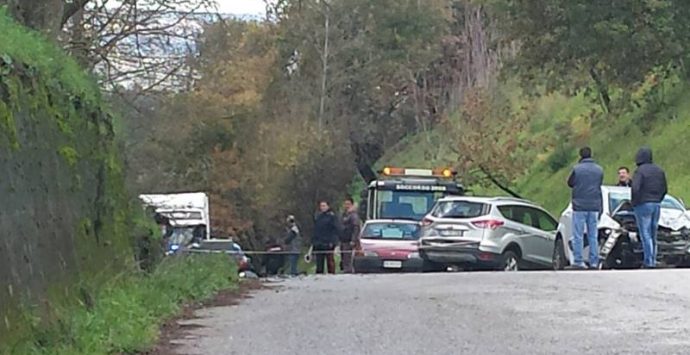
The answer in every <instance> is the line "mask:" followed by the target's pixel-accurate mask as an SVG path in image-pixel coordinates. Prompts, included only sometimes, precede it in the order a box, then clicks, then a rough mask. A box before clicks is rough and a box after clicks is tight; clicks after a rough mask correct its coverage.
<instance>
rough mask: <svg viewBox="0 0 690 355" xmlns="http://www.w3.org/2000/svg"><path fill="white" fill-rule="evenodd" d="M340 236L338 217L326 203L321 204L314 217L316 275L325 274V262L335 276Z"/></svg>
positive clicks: (313, 238) (313, 241) (313, 245)
mask: <svg viewBox="0 0 690 355" xmlns="http://www.w3.org/2000/svg"><path fill="white" fill-rule="evenodd" d="M339 236H340V224H339V221H338V216H336V214H335V212H333V210H331V206H330V205H329V204H328V202H326V201H321V202H319V212H317V213H316V216H315V217H314V236H313V237H312V239H311V245H312V247H313V252H314V254H315V259H316V273H317V274H323V272H324V262H325V263H326V264H327V267H328V273H330V274H335V258H334V256H333V253H334V249H335V246H336V244H337V243H338V239H339Z"/></svg>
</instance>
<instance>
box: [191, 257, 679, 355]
mask: <svg viewBox="0 0 690 355" xmlns="http://www.w3.org/2000/svg"><path fill="white" fill-rule="evenodd" d="M272 285H274V286H275V288H273V289H269V290H261V291H257V292H256V293H255V294H254V295H253V297H252V298H250V299H247V300H244V301H243V302H242V304H240V305H238V306H232V307H221V308H208V309H203V310H200V311H198V315H199V316H200V317H201V318H199V319H194V320H190V321H186V322H187V323H192V324H196V325H201V326H202V327H200V328H195V329H194V330H192V331H191V333H189V335H188V336H187V337H186V338H185V339H181V340H180V343H181V346H180V347H179V348H178V351H179V353H180V354H302V355H305V354H688V353H690V270H653V271H650V270H639V271H601V272H596V271H580V272H577V271H573V272H558V273H556V272H523V273H498V272H497V273H446V274H407V275H368V276H361V275H339V276H331V277H323V276H321V277H309V278H304V279H292V280H286V281H284V282H280V283H273V284H272Z"/></svg>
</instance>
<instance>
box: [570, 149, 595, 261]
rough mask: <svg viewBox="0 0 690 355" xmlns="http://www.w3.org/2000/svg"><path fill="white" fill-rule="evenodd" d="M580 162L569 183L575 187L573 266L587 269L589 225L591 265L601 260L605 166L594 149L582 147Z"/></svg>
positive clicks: (573, 199)
mask: <svg viewBox="0 0 690 355" xmlns="http://www.w3.org/2000/svg"><path fill="white" fill-rule="evenodd" d="M580 158H581V159H580V162H579V163H578V164H577V165H575V167H574V168H573V171H572V172H571V173H570V176H569V177H568V186H570V188H571V189H572V204H573V222H572V223H573V258H574V259H575V260H574V264H573V267H574V268H576V269H585V268H587V266H586V265H585V263H584V260H583V258H582V250H583V237H584V231H585V225H586V226H587V240H588V241H589V267H590V268H596V267H597V266H598V264H599V243H598V241H597V237H598V234H599V230H598V227H597V223H598V221H599V214H600V213H601V209H602V196H601V184H602V183H603V181H604V170H603V169H602V168H601V166H599V165H598V164H597V163H596V162H595V161H594V159H592V149H591V148H589V147H584V148H582V149H580Z"/></svg>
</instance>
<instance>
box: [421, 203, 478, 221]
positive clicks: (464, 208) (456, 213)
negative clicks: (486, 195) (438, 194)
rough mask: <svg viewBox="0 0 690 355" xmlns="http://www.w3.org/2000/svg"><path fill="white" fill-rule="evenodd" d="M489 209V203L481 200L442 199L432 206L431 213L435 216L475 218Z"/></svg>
mask: <svg viewBox="0 0 690 355" xmlns="http://www.w3.org/2000/svg"><path fill="white" fill-rule="evenodd" d="M490 209H491V206H490V205H488V204H486V203H481V202H472V201H442V202H439V203H438V204H437V205H436V207H434V210H433V211H432V212H431V215H432V216H434V217H437V218H475V217H480V216H484V215H486V214H488V213H489V210H490Z"/></svg>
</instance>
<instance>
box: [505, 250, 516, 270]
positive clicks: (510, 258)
mask: <svg viewBox="0 0 690 355" xmlns="http://www.w3.org/2000/svg"><path fill="white" fill-rule="evenodd" d="M502 260H503V262H502V263H501V265H502V268H501V269H502V270H503V271H520V257H519V256H518V255H517V253H515V252H514V251H512V250H506V251H505V252H503V255H502Z"/></svg>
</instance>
